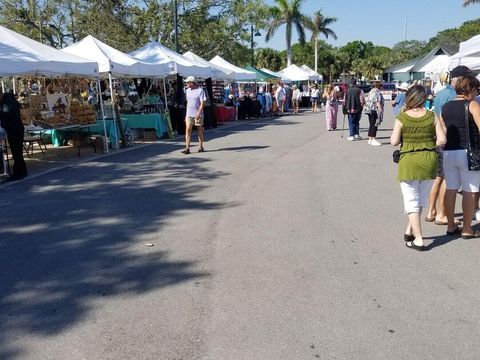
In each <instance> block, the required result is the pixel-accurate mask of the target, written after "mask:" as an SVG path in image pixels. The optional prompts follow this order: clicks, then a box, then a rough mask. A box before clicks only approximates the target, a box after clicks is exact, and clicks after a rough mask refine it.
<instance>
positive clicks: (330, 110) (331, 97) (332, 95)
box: [323, 84, 338, 131]
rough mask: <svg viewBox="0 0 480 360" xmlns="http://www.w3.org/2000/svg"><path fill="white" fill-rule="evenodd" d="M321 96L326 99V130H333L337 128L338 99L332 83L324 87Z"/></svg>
mask: <svg viewBox="0 0 480 360" xmlns="http://www.w3.org/2000/svg"><path fill="white" fill-rule="evenodd" d="M323 98H325V101H326V104H325V119H326V122H327V130H328V131H333V130H335V129H336V128H337V114H338V99H337V92H336V91H335V88H334V87H333V85H332V84H329V85H327V86H326V87H325V90H324V91H323Z"/></svg>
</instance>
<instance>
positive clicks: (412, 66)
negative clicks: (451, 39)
mask: <svg viewBox="0 0 480 360" xmlns="http://www.w3.org/2000/svg"><path fill="white" fill-rule="evenodd" d="M451 55H452V53H451V50H450V49H447V48H446V47H445V46H436V47H435V48H433V49H432V50H431V51H430V52H429V53H428V54H426V55H423V56H419V57H417V58H415V59H412V60H409V61H405V62H403V63H401V64H397V65H393V66H391V67H389V68H388V69H386V70H385V71H384V73H408V72H429V71H431V70H432V68H433V69H435V70H437V69H440V68H441V67H444V63H446V62H448V59H449V58H450V56H451Z"/></svg>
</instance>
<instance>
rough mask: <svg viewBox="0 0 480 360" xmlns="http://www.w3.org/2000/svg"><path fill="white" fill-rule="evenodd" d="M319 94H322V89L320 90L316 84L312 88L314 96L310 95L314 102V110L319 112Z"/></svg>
mask: <svg viewBox="0 0 480 360" xmlns="http://www.w3.org/2000/svg"><path fill="white" fill-rule="evenodd" d="M319 96H320V90H318V86H317V85H314V86H313V88H312V96H311V97H310V101H311V102H312V111H313V112H317V106H318V98H319Z"/></svg>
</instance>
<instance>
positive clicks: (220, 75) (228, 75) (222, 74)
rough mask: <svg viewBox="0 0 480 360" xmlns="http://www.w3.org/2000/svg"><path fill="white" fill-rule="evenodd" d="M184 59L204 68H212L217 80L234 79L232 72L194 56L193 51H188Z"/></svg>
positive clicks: (213, 75)
mask: <svg viewBox="0 0 480 360" xmlns="http://www.w3.org/2000/svg"><path fill="white" fill-rule="evenodd" d="M183 57H185V58H187V59H189V60H191V61H194V62H196V63H198V64H200V65H203V66H208V67H210V69H211V71H212V77H213V78H215V79H221V80H222V79H225V80H232V79H234V76H233V75H232V71H230V70H228V69H225V68H222V67H221V66H218V65H214V64H212V63H209V62H208V61H207V60H205V59H203V58H201V57H200V56H198V55H196V54H194V53H193V52H191V51H187V52H186V53H184V54H183Z"/></svg>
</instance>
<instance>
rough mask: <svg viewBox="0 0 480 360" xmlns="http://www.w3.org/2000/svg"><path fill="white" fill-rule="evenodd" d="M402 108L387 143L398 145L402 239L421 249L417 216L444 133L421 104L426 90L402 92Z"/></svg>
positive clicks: (434, 172) (425, 200)
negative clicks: (403, 214) (403, 220)
mask: <svg viewBox="0 0 480 360" xmlns="http://www.w3.org/2000/svg"><path fill="white" fill-rule="evenodd" d="M405 97H406V100H405V110H404V111H402V112H400V113H399V114H398V116H397V118H396V120H395V125H394V128H393V133H392V136H391V138H390V143H391V144H392V145H394V146H396V145H399V144H400V143H401V147H400V161H399V163H398V175H397V180H399V181H400V188H401V189H402V195H403V202H404V206H405V212H406V213H407V215H408V225H407V229H406V230H405V235H404V240H405V241H406V243H405V244H406V246H407V247H408V248H411V249H415V250H419V251H422V250H424V245H423V237H422V228H421V225H420V217H421V213H422V209H423V208H424V207H425V206H427V205H428V195H429V193H430V189H431V187H432V184H433V180H434V179H435V177H436V176H437V153H436V152H435V147H436V146H437V145H438V146H440V145H443V144H445V142H446V136H445V132H444V131H443V128H442V126H441V124H440V122H439V121H437V120H436V119H435V114H434V113H433V112H432V111H429V110H426V109H425V107H424V104H425V100H426V99H427V90H426V89H425V87H424V86H422V85H414V86H412V87H410V88H409V89H408V91H407V92H406V94H405Z"/></svg>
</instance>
